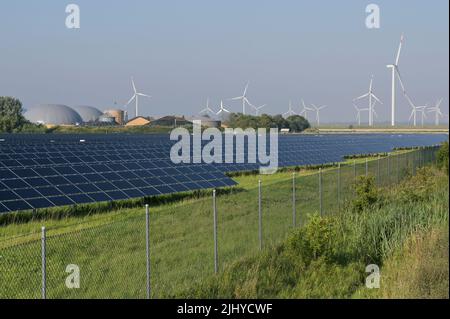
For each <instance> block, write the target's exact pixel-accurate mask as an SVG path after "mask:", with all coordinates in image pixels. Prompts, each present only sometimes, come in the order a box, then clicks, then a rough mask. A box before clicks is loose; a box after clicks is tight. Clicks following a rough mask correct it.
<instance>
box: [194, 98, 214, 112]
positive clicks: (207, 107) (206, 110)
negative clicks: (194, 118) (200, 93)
mask: <svg viewBox="0 0 450 319" xmlns="http://www.w3.org/2000/svg"><path fill="white" fill-rule="evenodd" d="M203 113H206V115H208V113H211V114H213V115H214V114H215V113H214V111H213V110H212V109H211V108H210V107H209V98H207V99H206V107H205V108H204V109H203V110H201V111H200V112H198V114H200V115H202V114H203Z"/></svg>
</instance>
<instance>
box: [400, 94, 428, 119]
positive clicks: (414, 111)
mask: <svg viewBox="0 0 450 319" xmlns="http://www.w3.org/2000/svg"><path fill="white" fill-rule="evenodd" d="M405 97H406V100H407V101H408V103H409V105H410V106H411V109H412V110H411V115H410V116H409V119H408V121H410V122H411V119H412V120H413V125H414V127H415V126H417V112H418V111H420V110H421V109H422V108H426V106H416V105H415V104H414V103H413V101H412V100H411V98H410V97H409V95H408V94H407V93H406V92H405Z"/></svg>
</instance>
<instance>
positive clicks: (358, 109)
mask: <svg viewBox="0 0 450 319" xmlns="http://www.w3.org/2000/svg"><path fill="white" fill-rule="evenodd" d="M353 107H354V108H355V110H356V112H357V113H356V120H357V121H358V126H361V112H362V111H369V109H367V108H364V109H360V108H358V106H357V105H356V104H355V103H353Z"/></svg>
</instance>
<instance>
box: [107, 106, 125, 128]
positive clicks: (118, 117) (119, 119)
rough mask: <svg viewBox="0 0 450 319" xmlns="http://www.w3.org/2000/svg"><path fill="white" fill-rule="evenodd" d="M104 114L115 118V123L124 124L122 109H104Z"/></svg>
mask: <svg viewBox="0 0 450 319" xmlns="http://www.w3.org/2000/svg"><path fill="white" fill-rule="evenodd" d="M105 115H109V116H112V117H114V118H115V119H116V123H117V124H119V125H123V124H125V123H124V122H125V121H124V116H125V112H124V111H123V110H119V109H112V110H106V111H105Z"/></svg>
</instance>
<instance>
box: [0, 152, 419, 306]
mask: <svg viewBox="0 0 450 319" xmlns="http://www.w3.org/2000/svg"><path fill="white" fill-rule="evenodd" d="M411 154H414V153H402V154H401V155H399V156H395V157H392V158H390V159H389V160H388V159H387V158H383V159H381V160H380V162H379V164H380V165H379V166H378V162H377V161H374V160H372V161H370V162H368V163H369V165H368V170H369V174H371V175H374V176H379V178H378V179H377V182H378V183H379V185H380V186H387V185H390V184H392V183H395V182H397V181H400V180H401V179H403V178H405V177H407V176H408V175H409V174H410V173H412V171H413V166H412V160H413V158H414V157H413V155H411ZM388 161H389V162H388ZM416 162H417V161H416ZM350 163H353V161H351V162H350ZM388 163H389V165H388ZM396 163H398V165H399V166H398V168H399V169H398V170H397V169H396V168H397V166H396V165H397V164H396ZM416 164H417V163H416ZM355 167H356V174H358V175H361V174H365V160H363V159H360V160H359V161H358V162H357V165H356V166H355ZM378 168H379V171H378ZM397 171H398V174H397ZM378 172H379V174H378ZM354 173H355V171H354V167H353V165H343V166H342V168H341V171H340V177H341V188H340V190H341V192H340V194H339V195H338V192H337V190H338V188H337V187H338V183H337V177H338V171H337V170H336V169H332V168H328V169H326V170H324V171H323V174H322V185H323V199H322V204H323V205H322V207H323V214H324V215H334V214H337V213H339V212H341V211H342V210H343V208H344V207H345V206H346V205H347V203H348V202H349V201H351V200H352V198H353V196H354V194H355V192H354V190H353V182H354V180H355V176H354ZM259 178H261V181H262V196H263V200H262V211H263V245H264V249H265V250H267V251H270V249H271V247H276V246H277V245H279V244H280V243H282V242H283V241H284V240H285V239H286V236H287V235H288V234H289V233H290V232H291V231H292V230H293V229H294V227H293V213H292V212H293V206H292V205H293V204H292V203H293V201H292V172H281V173H278V174H275V175H269V176H256V175H253V176H252V175H250V176H240V177H235V179H236V180H237V181H238V182H239V183H240V185H239V188H238V189H236V191H233V190H231V191H230V192H228V193H225V194H222V195H219V196H218V198H217V209H218V215H219V220H218V236H219V265H220V271H221V272H222V271H225V269H226V267H227V266H228V265H230V264H232V263H233V262H235V261H236V260H239V259H241V258H243V256H257V255H258V254H259V251H258V247H259V242H258V208H257V207H258V188H257V180H258V179H259ZM318 185H319V176H318V174H317V171H300V172H298V173H296V194H297V197H296V203H295V204H296V212H297V225H296V226H297V227H298V226H302V225H305V223H306V222H307V220H308V216H309V214H312V213H318V212H319V210H320V201H319V198H320V196H319V192H318ZM150 219H151V227H150V228H151V261H152V262H151V266H152V276H151V281H152V296H153V297H157V298H161V297H177V296H182V295H183V293H185V292H186V291H188V290H189V289H192V287H197V286H198V285H200V286H201V285H202V284H204V283H206V282H208V281H209V280H210V278H214V274H213V269H214V268H213V263H214V260H213V234H212V230H213V219H212V200H211V197H210V196H208V197H200V198H187V199H185V200H182V201H175V202H171V203H167V204H163V205H159V206H155V207H152V208H151V217H150ZM42 225H45V226H46V227H47V229H48V241H47V252H48V258H47V264H48V296H49V297H51V298H77V297H78V298H104V297H115V298H144V297H145V267H146V264H145V216H144V212H143V209H142V208H122V209H118V210H116V211H112V212H110V213H104V214H96V215H92V216H91V215H87V216H82V217H76V216H69V217H67V218H64V219H48V220H45V221H44V220H39V221H30V222H28V223H21V224H10V225H6V226H3V227H0V297H7V298H17V297H25V298H37V297H39V292H40V242H39V238H40V233H39V230H40V227H41V226H42ZM68 264H76V265H78V266H79V267H80V271H81V288H80V289H77V290H68V289H67V288H65V286H64V280H65V278H66V276H67V275H68V274H67V273H66V272H65V268H66V266H67V265H68Z"/></svg>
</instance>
